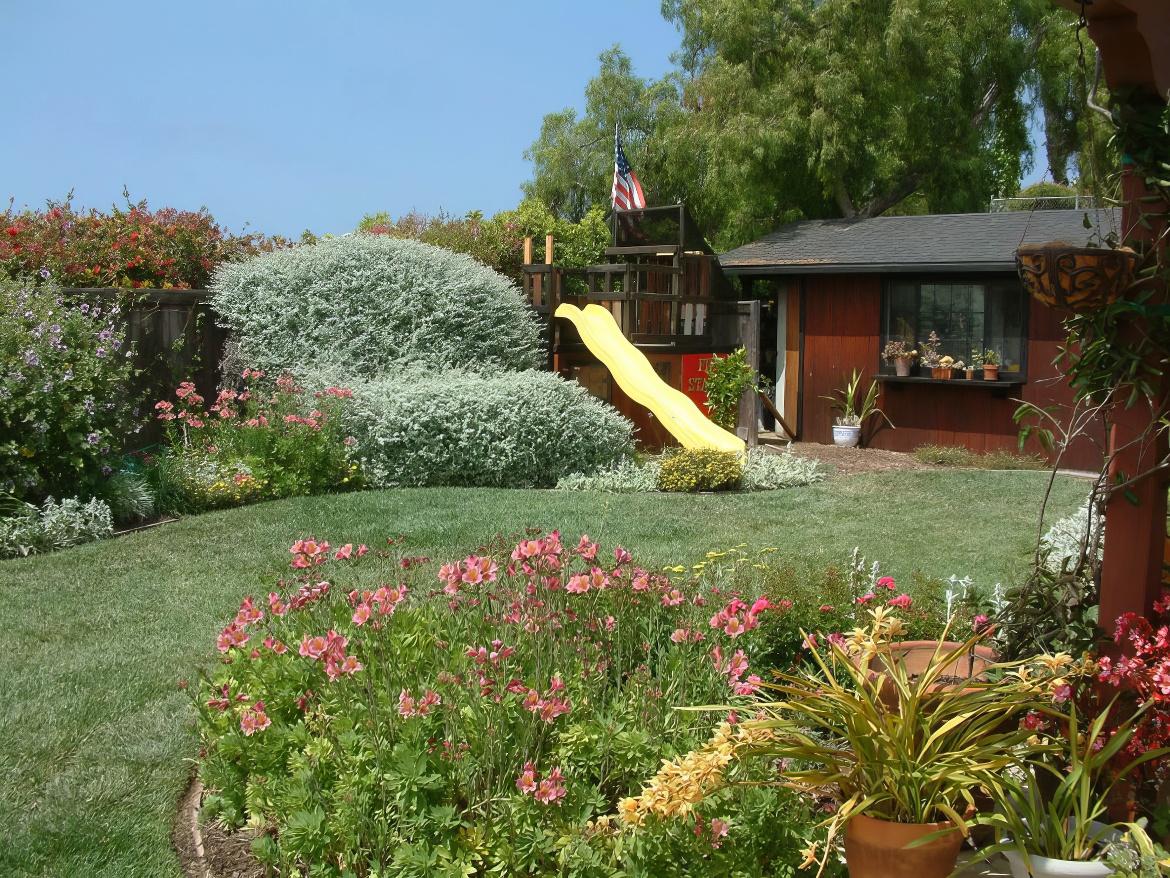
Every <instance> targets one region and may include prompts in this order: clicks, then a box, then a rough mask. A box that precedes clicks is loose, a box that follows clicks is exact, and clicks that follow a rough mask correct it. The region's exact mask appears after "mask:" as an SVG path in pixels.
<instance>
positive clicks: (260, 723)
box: [240, 701, 272, 737]
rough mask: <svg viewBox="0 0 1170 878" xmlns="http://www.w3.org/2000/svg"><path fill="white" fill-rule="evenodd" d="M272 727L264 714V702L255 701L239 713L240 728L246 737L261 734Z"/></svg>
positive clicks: (270, 721)
mask: <svg viewBox="0 0 1170 878" xmlns="http://www.w3.org/2000/svg"><path fill="white" fill-rule="evenodd" d="M270 725H272V720H271V719H269V718H268V715H267V714H265V713H264V702H263V701H257V702H256V703H255V704H253V705H252V706H251V707H245V708H244V709H243V710H242V711H241V712H240V728H241V729H243V732H244V734H245V735H247V736H248V737H251V736H252V735H254V734H255V733H256V732H262V731H264V730H265V729H266V728H268V727H269V726H270Z"/></svg>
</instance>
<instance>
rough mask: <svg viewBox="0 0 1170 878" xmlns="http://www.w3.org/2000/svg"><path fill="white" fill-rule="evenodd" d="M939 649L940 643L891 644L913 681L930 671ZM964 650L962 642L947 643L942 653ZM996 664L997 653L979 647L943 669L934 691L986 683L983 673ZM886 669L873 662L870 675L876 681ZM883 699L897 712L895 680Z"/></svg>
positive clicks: (888, 682)
mask: <svg viewBox="0 0 1170 878" xmlns="http://www.w3.org/2000/svg"><path fill="white" fill-rule="evenodd" d="M938 645H939V642H938V641H937V640H904V641H902V642H901V643H892V644H890V650H891V653H892V654H893V655H894V656H896V657H897V658H898V659H899V660H900V661H902V662H903V663H904V664H905V666H906V671H907V673H908V674H909V675H910V679H912V680H913V679H914V678H916V677H918V676H919V675H920V674H921V673H922V672H923V671H924V670H926V668H927V666H928V665H929V664H930V661H931V659H932V658H933V657H934V651H935V649H936V648H937V647H938ZM960 646H962V644H961V643H959V642H958V641H945V642H944V643H943V644H942V648H941V649H940V650H939V652H940V654H944V655H945V654H946V653H948V652H953V651H954V650H956V649H958V648H959V647H960ZM995 660H996V655H995V650H994V649H992V648H991V647H990V646H976V647H975V649H974V651H973V652H970V653H964V654H963V655H961V656H959V657H958V658H957V659H955V661H953V662H951V663H950V664H949V665H947V666H946V667H945V668H943V672H942V675H941V678H940V680H939V682H938V683H936V684H935V685H934V687H933V690H934V691H945V690H950V689H964V688H966V684H967V683H969V682H971V681H972V680H975V681H982V680H984V679H986V678H985V677H983V671H984V670H985V669H986V668H987V666H988V665H990V664H994V663H995ZM884 669H885V667H884V663H883V662H881V661H873V662H871V663H870V666H869V672H870V674H871V675H873V677H876V676H877V675H878V674H880V673H881V672H882V671H883V670H884ZM871 679H872V677H871ZM880 697H881V699H882V703H883V704H885V706H886V707H887V708H889V709H890V710H897V708H898V690H897V688H896V687H895V686H894V681H893V680H890V679H887V680H886V681H885V684H884V685H883V686H882V691H881V695H880Z"/></svg>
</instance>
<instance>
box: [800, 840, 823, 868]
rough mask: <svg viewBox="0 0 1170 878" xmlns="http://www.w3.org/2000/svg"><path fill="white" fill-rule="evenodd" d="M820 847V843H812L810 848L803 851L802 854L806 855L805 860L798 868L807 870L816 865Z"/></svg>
mask: <svg viewBox="0 0 1170 878" xmlns="http://www.w3.org/2000/svg"><path fill="white" fill-rule="evenodd" d="M819 846H820V842H819V841H814V842H810V843H809V846H808V847H806V848H805V849H804V850H803V851H801V853H802V854H803V855H804V860H803V861H802V862H801V864H800V865H799V866H797V867H796V868H798V869H807V868H808V867H809V866H812V865H814V864H815V863H816V862H817V847H819Z"/></svg>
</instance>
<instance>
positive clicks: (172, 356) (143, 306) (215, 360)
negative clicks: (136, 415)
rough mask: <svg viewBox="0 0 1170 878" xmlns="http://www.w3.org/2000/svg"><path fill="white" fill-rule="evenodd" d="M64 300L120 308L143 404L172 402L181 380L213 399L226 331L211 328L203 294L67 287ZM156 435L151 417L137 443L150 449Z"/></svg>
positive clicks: (213, 325)
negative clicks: (124, 319)
mask: <svg viewBox="0 0 1170 878" xmlns="http://www.w3.org/2000/svg"><path fill="white" fill-rule="evenodd" d="M63 293H64V295H65V296H66V297H68V298H70V299H73V300H78V301H81V300H83V301H87V302H90V303H91V304H101V306H102V307H109V306H111V305H113V304H114V302H115V301H117V302H119V303H120V304H122V307H123V308H125V307H126V306H125V300H127V299H129V300H130V302H131V304H130V307H129V313H128V315H127V321H126V325H127V338H128V340H129V341H130V342H131V343H133V346H134V348H133V349H134V357H133V362H134V366H135V368H136V369H137V370H138V371H139V376H138V378H137V380H136V381H135V386H134V391H135V393H136V395H138V396H139V397H140V398H141V399H142V400H143V401H144V404H146V405H151V406H152V405H153V404H154V403H155V402H156V401H158V400H160V399H170V400H171V401H172V402H173V401H174V390H175V388H176V387H177V386H178V384H179V382H181V381H193V382H195V386H196V388H197V389H198V391H199V393H200V394H201V395H202V396H203V397H204V398H206V399H208V400H213V399H215V394H216V391H217V389H218V387H219V384H220V379H221V378H222V377H223V376H222V375H221V373H220V365H221V363H222V361H223V356H224V344H225V342H226V341H227V330H226V329H224V328H222V327H221V326H219V325H217V323H216V314H215V311H214V310H212V307H211V305H210V304H209V303H208V293H207V291H206V290H153V289H151V290H115V289H109V288H101V287H73V288H69V289H66V290H63ZM160 435H161V431H160V430H159V428H158V422H157V421H155V420H154V419H153V418H152V419H151V421H150V424H149V425H148V426H147V427H145V428H144V429H143V431H142V433H140V434H139V435H138V437H136V438H137V440H138V441H137V444H138V445H140V446H146V445H150V444H152V443H154V442H156V441H157V440H158V438H159V436H160Z"/></svg>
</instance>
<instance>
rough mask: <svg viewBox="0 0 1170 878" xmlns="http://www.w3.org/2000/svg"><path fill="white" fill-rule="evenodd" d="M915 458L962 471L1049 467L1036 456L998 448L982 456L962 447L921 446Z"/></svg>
mask: <svg viewBox="0 0 1170 878" xmlns="http://www.w3.org/2000/svg"><path fill="white" fill-rule="evenodd" d="M914 458H915V459H916V460H918V461H921V462H922V463H930V464H934V465H935V466H950V467H959V468H962V469H990V470H1017V469H1027V470H1045V469H1049V465H1048V463H1047V461H1045V460H1044V458H1042V457H1040V456H1039V455H1036V454H1016V453H1015V452H1012V451H1005V450H1004V449H1002V448H997V449H995V450H993V451H986V452H984V453H982V454H980V453H978V452H975V451H969V450H968V449H966V448H963V447H961V446H950V445H920V446H918V447H917V448H915V449H914Z"/></svg>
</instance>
